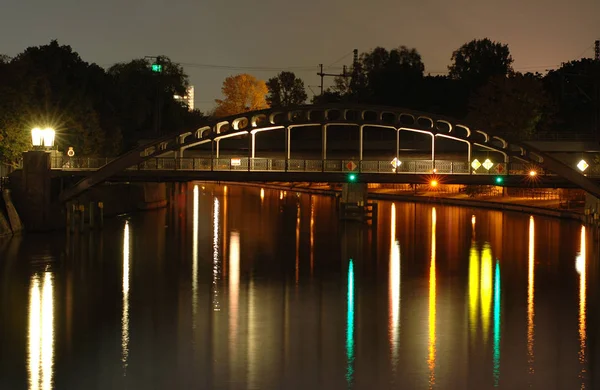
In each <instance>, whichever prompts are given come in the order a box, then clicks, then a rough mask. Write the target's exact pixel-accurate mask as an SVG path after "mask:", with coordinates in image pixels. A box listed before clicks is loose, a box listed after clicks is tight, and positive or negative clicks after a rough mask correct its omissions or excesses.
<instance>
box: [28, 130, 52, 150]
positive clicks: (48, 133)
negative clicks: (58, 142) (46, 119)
mask: <svg viewBox="0 0 600 390" xmlns="http://www.w3.org/2000/svg"><path fill="white" fill-rule="evenodd" d="M55 135H56V132H55V131H54V129H52V128H50V127H47V128H45V129H43V130H42V129H40V128H39V127H35V128H33V129H31V143H32V145H33V146H38V147H40V146H45V147H47V148H51V147H52V146H54V137H55Z"/></svg>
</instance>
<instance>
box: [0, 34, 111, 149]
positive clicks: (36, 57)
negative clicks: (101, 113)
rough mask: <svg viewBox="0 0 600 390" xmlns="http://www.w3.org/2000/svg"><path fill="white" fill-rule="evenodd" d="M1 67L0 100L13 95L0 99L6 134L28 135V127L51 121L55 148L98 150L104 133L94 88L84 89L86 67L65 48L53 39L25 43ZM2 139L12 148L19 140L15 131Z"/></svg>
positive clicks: (87, 68) (103, 138)
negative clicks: (38, 43) (8, 100)
mask: <svg viewBox="0 0 600 390" xmlns="http://www.w3.org/2000/svg"><path fill="white" fill-rule="evenodd" d="M5 66H6V68H7V69H5V72H2V73H3V78H2V81H1V84H2V88H3V92H2V95H3V98H4V99H6V96H13V98H11V99H12V100H13V102H11V103H6V102H5V110H8V112H6V111H5V112H4V118H5V119H4V121H5V122H4V123H5V126H9V127H5V129H4V130H3V131H4V132H5V133H6V134H16V133H19V134H23V133H25V134H27V136H29V132H30V129H31V128H32V127H38V126H39V127H43V126H52V127H53V128H55V129H56V130H57V137H56V145H57V147H58V149H59V150H65V149H66V147H67V146H74V147H75V148H77V150H78V151H79V153H80V154H81V155H86V154H88V155H89V154H99V153H100V152H101V151H102V150H103V147H104V140H105V138H106V137H105V132H104V130H103V129H102V128H101V126H100V125H99V121H98V116H97V114H96V112H95V109H94V102H93V99H92V98H91V96H93V95H94V94H97V93H98V92H97V91H96V90H91V89H90V88H89V80H90V70H91V66H90V65H89V64H88V63H86V62H84V61H83V60H82V59H81V58H80V57H79V55H78V54H77V53H76V52H74V51H73V50H72V49H71V47H69V46H61V45H59V44H58V42H57V41H51V42H50V44H48V45H44V46H39V47H30V48H27V49H26V50H25V51H24V52H23V53H20V54H19V55H17V56H16V57H15V58H13V59H12V60H11V61H10V62H9V63H8V64H7V65H5ZM101 73H103V72H101ZM100 84H102V83H100ZM11 91H12V92H11ZM14 91H18V98H14V96H15V93H14ZM6 104H8V105H9V107H7V106H6ZM7 118H9V119H7ZM10 126H14V127H13V128H10ZM6 138H7V139H10V140H11V141H10V142H13V143H14V146H15V147H17V146H18V145H20V139H21V137H20V136H19V137H17V138H15V137H12V138H11V137H6ZM18 147H21V146H18Z"/></svg>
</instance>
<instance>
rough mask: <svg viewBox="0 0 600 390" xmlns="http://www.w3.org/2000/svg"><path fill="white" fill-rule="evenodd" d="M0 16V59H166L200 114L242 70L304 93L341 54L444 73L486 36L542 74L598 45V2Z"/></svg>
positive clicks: (131, 7)
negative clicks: (398, 52)
mask: <svg viewBox="0 0 600 390" xmlns="http://www.w3.org/2000/svg"><path fill="white" fill-rule="evenodd" d="M0 10H1V11H0V37H2V39H0V53H1V54H7V55H9V56H14V55H16V54H18V53H20V52H21V51H23V50H24V49H25V48H27V47H29V46H38V45H44V44H47V43H49V42H50V40H52V39H57V40H58V41H59V43H60V44H65V45H70V46H71V47H72V48H73V49H74V50H75V51H77V52H78V53H79V54H80V56H81V57H82V58H83V59H84V60H85V61H88V62H95V63H97V64H98V65H101V66H103V67H109V66H110V65H112V64H114V63H117V62H125V61H129V60H131V59H133V58H141V57H144V56H157V55H166V56H168V57H170V58H171V59H172V60H173V61H175V62H178V63H181V64H183V67H184V70H185V71H186V73H187V74H188V75H189V76H190V81H191V84H192V85H194V87H195V95H196V96H195V105H196V107H197V108H199V109H201V110H203V111H207V110H210V109H211V108H213V107H214V99H216V98H220V97H221V85H222V82H223V80H224V79H225V78H226V77H227V76H230V75H234V74H238V73H244V72H246V73H250V74H253V75H255V76H256V77H258V78H261V79H264V80H267V79H268V78H270V77H273V76H274V75H276V74H277V73H278V72H280V71H282V70H291V71H294V72H295V73H296V75H297V76H299V77H301V78H302V79H303V80H304V82H305V85H307V86H309V87H310V88H307V93H308V95H309V97H312V95H313V92H312V91H314V93H318V89H319V88H318V85H319V82H320V79H319V77H318V76H317V74H316V73H317V71H318V64H321V63H322V64H323V65H324V66H325V71H326V72H327V73H339V72H341V66H342V65H344V64H346V65H350V64H351V62H352V50H353V49H358V50H359V52H363V51H367V50H370V49H372V48H374V47H377V46H382V47H385V48H387V49H391V48H394V47H397V46H400V45H405V46H408V47H415V48H416V49H417V50H418V51H419V52H420V54H421V56H422V59H423V62H424V64H425V72H426V73H431V74H445V73H447V67H448V65H449V64H450V58H451V56H452V52H453V51H454V50H456V49H457V48H459V47H460V46H461V45H462V44H464V43H466V42H468V41H470V40H472V39H475V38H484V37H488V38H490V39H492V40H495V41H499V42H502V43H506V44H508V45H509V47H510V51H511V53H512V56H513V58H514V60H515V62H514V67H515V69H516V70H520V71H523V72H525V71H540V72H543V71H544V70H546V69H549V68H555V67H557V66H560V64H561V63H562V62H567V61H570V60H573V59H579V58H581V57H582V56H583V57H591V56H593V53H594V48H593V44H594V41H595V40H596V39H600V1H598V0H570V1H548V0H503V1H500V0H404V1H400V0H396V1H392V0H368V1H367V0H363V1H358V0H344V1H342V0H303V1H298V2H292V1H289V0H287V1H286V0H279V1H276V0H204V1H201V0H103V1H97V0H96V1H91V0H52V1H49V0H0ZM206 65H211V66H206ZM214 65H216V66H214ZM331 81H332V79H331V78H326V79H325V85H326V86H327V85H329V84H330V83H331ZM311 90H312V91H311Z"/></svg>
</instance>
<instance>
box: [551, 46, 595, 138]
mask: <svg viewBox="0 0 600 390" xmlns="http://www.w3.org/2000/svg"><path fill="white" fill-rule="evenodd" d="M544 85H545V87H546V90H547V92H548V95H549V96H550V98H551V99H552V101H553V102H554V103H555V104H556V106H557V111H558V113H557V126H556V130H557V131H564V132H580V133H585V132H596V131H600V118H599V117H598V115H600V96H598V94H600V62H598V61H594V60H592V59H589V58H583V59H581V60H578V61H571V62H568V63H565V64H563V65H562V66H561V67H560V68H559V69H557V70H553V71H550V72H548V74H547V75H546V76H545V77H544Z"/></svg>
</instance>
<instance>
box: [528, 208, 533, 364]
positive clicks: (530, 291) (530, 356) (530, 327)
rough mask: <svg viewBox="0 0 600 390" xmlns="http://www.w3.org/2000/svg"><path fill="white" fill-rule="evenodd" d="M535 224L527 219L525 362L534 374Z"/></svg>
mask: <svg viewBox="0 0 600 390" xmlns="http://www.w3.org/2000/svg"><path fill="white" fill-rule="evenodd" d="M534 241H535V222H534V220H533V216H531V217H529V256H528V257H529V272H528V275H527V361H528V363H529V372H530V373H531V374H533V372H534V367H533V363H534V349H533V347H534V326H535V325H534V317H535V313H534V271H535V243H534Z"/></svg>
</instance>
